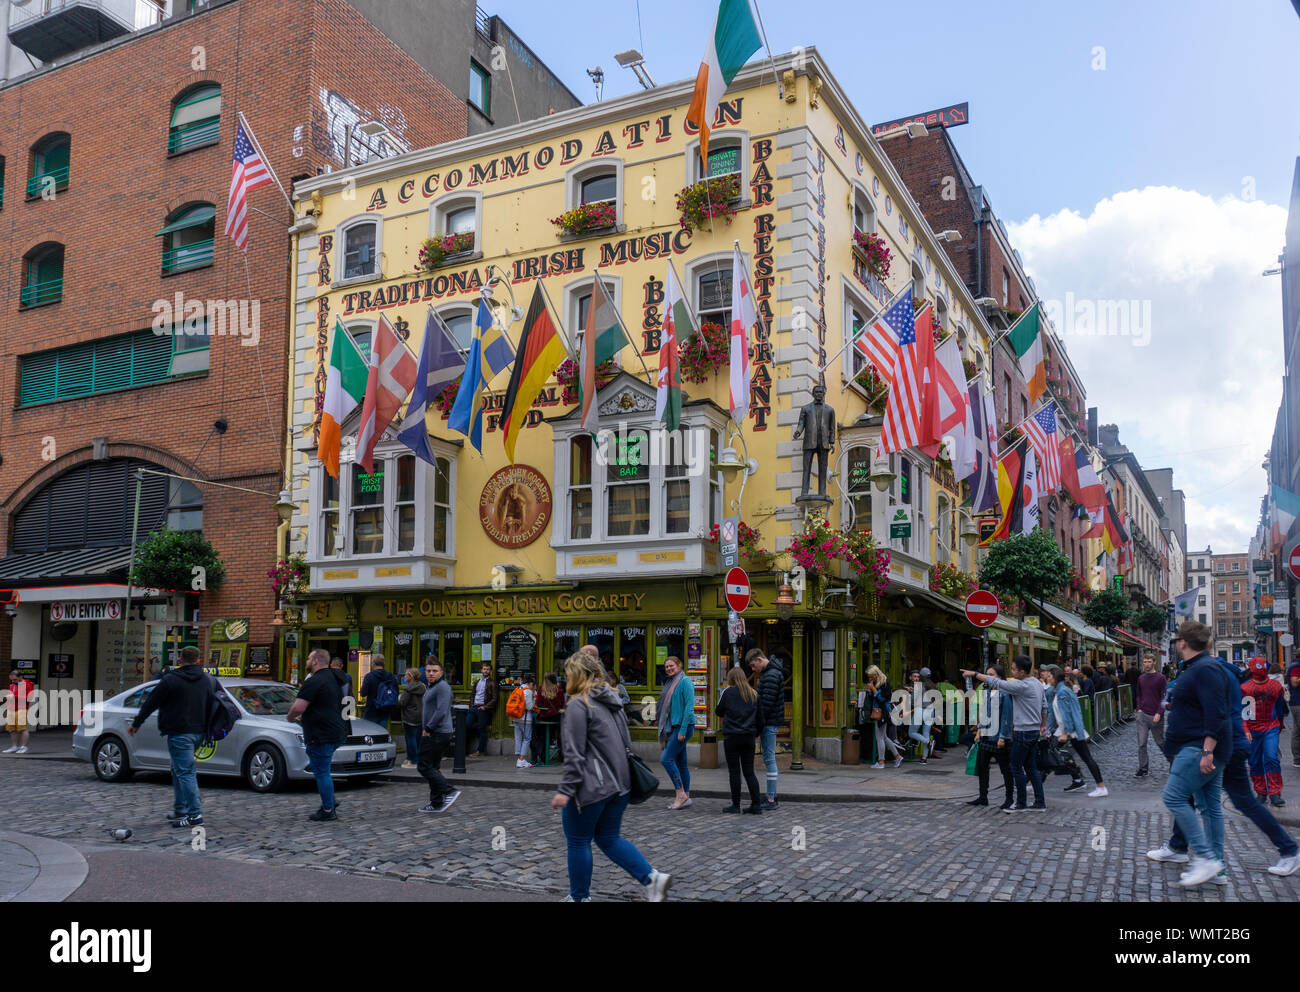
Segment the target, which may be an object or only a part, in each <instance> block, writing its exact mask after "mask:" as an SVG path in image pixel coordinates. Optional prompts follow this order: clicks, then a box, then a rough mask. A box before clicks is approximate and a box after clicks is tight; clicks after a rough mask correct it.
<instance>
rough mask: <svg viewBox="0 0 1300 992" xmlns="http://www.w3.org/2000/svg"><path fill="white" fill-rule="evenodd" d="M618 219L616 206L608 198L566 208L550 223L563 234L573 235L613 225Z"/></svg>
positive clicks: (588, 232)
mask: <svg viewBox="0 0 1300 992" xmlns="http://www.w3.org/2000/svg"><path fill="white" fill-rule="evenodd" d="M617 220H618V207H617V206H616V205H615V204H614V203H612V202H611V201H609V200H605V201H602V202H599V203H580V204H578V205H577V206H576V207H574V208H573V209H572V210H566V211H565V212H564V213H562V214H560V216H558V217H554V218H552V219H551V223H552V224H554V225H555V226H556V227H558V228H559V229H560V230H561V231H563V232H564V233H565V234H571V235H574V236H578V235H582V234H590V233H591V232H592V231H601V230H604V229H605V228H607V227H613V226H614V224H615V222H616V221H617Z"/></svg>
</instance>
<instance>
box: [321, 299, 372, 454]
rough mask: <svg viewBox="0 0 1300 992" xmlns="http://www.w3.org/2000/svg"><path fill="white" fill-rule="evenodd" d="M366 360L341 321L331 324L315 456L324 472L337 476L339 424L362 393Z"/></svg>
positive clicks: (341, 433) (340, 439)
mask: <svg viewBox="0 0 1300 992" xmlns="http://www.w3.org/2000/svg"><path fill="white" fill-rule="evenodd" d="M366 374H367V371H366V360H365V358H364V357H363V356H362V354H361V349H360V348H358V347H357V343H356V342H355V341H353V340H352V335H351V334H349V333H348V331H347V328H346V327H344V326H343V321H341V320H338V319H337V318H336V319H335V321H334V342H333V344H332V345H331V346H330V364H329V370H328V371H327V372H326V376H325V401H324V404H323V406H322V408H321V421H320V440H319V441H318V443H317V446H316V457H317V458H319V459H320V460H321V462H322V463H323V464H324V465H325V471H327V472H328V473H329V474H330V475H332V476H334V478H336V479H337V478H338V477H339V448H340V444H341V441H342V437H343V421H344V420H346V419H347V416H348V414H350V413H351V412H352V411H353V410H355V409H356V408H357V407H358V406H359V405H360V404H361V400H362V398H363V397H364V396H365V393H366Z"/></svg>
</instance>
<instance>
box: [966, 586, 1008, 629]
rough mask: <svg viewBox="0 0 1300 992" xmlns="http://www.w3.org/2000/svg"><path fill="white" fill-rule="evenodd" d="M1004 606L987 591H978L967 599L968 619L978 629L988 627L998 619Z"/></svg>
mask: <svg viewBox="0 0 1300 992" xmlns="http://www.w3.org/2000/svg"><path fill="white" fill-rule="evenodd" d="M1001 609H1002V604H1000V603H999V602H998V598H997V597H996V596H994V595H993V593H991V592H989V591H988V590H987V589H976V590H975V591H974V592H973V593H971V594H970V595H969V596H967V597H966V619H967V620H969V621H970V622H971V623H973V624H974V625H975V626H976V627H987V626H989V625H990V624H992V623H993V621H994V620H996V619H997V618H998V613H999V612H1000V611H1001Z"/></svg>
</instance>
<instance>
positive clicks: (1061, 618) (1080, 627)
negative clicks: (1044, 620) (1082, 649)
mask: <svg viewBox="0 0 1300 992" xmlns="http://www.w3.org/2000/svg"><path fill="white" fill-rule="evenodd" d="M1039 605H1040V606H1041V607H1042V610H1043V612H1044V613H1046V614H1047V615H1048V616H1049V617H1052V618H1053V619H1054V620H1056V622H1057V623H1063V624H1065V626H1067V627H1068V628H1070V630H1072V631H1074V632H1075V633H1076V634H1077V635H1078V636H1080V637H1082V638H1083V639H1084V640H1086V641H1096V642H1097V643H1098V644H1104V643H1105V642H1106V635H1105V634H1103V633H1102V632H1101V631H1100V630H1098V629H1097V628H1096V627H1094V626H1092V624H1090V623H1088V621H1086V620H1084V619H1083V617H1081V616H1079V615H1078V614H1077V613H1071V612H1070V611H1069V610H1067V609H1063V608H1062V607H1060V606H1055V605H1053V604H1052V603H1041V604H1039Z"/></svg>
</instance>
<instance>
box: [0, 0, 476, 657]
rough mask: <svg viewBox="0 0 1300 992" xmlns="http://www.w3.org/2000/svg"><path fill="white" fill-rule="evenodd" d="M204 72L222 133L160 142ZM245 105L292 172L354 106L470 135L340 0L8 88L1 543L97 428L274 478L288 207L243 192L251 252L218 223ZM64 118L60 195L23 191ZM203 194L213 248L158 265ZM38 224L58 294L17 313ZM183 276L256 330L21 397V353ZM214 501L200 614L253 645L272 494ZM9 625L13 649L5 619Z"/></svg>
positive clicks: (141, 323) (254, 476) (284, 6)
mask: <svg viewBox="0 0 1300 992" xmlns="http://www.w3.org/2000/svg"><path fill="white" fill-rule="evenodd" d="M196 60H197V61H196ZM456 71H460V70H459V67H457V68H456ZM203 80H212V81H215V82H218V83H220V84H221V86H222V113H221V141H220V142H219V144H217V145H213V146H209V147H206V148H202V149H198V150H195V151H191V152H188V153H186V154H183V155H178V156H174V157H171V158H169V157H168V154H167V130H168V125H169V122H170V114H171V100H172V98H173V97H174V96H175V95H177V94H178V93H180V92H181V91H182V90H183V89H185V88H186V87H187V86H189V85H191V84H192V83H194V82H198V81H203ZM329 94H333V98H332V99H331V98H329ZM240 110H242V111H243V113H244V115H245V117H246V118H247V119H248V121H249V123H250V124H251V126H252V128H253V130H254V133H255V134H256V136H257V138H258V139H259V141H260V143H261V145H262V148H263V149H264V151H265V152H266V155H267V158H268V159H269V160H270V165H271V166H272V168H273V169H274V170H275V172H276V173H277V175H278V176H279V177H280V180H281V181H282V182H283V183H285V184H286V186H287V185H288V183H289V182H290V181H291V178H292V177H293V176H295V175H306V174H315V173H316V172H317V171H318V170H320V169H322V168H323V167H324V166H325V165H326V164H328V163H330V162H333V163H334V164H335V165H338V164H340V163H341V157H340V155H339V154H336V152H338V151H339V150H338V149H336V148H335V146H334V145H333V144H332V142H331V140H330V135H331V133H343V132H344V130H345V128H346V126H347V124H349V123H351V122H352V121H354V120H355V119H360V120H368V119H380V120H383V121H384V122H385V123H386V124H387V125H388V126H389V128H390V130H391V131H393V133H394V134H396V135H398V136H399V137H401V138H402V139H403V140H404V141H405V142H406V143H407V144H408V145H409V146H410V147H412V148H418V147H424V146H427V145H431V144H436V143H440V142H443V141H448V140H452V139H454V138H458V137H463V136H464V133H465V113H464V109H463V105H462V104H461V103H460V101H458V100H457V99H456V97H455V96H454V95H452V94H451V92H450V91H449V90H448V89H447V88H446V87H445V86H443V85H442V84H441V83H439V82H437V81H436V80H435V79H434V78H433V77H432V76H430V75H429V74H428V73H427V72H425V71H424V70H423V69H421V68H420V67H419V66H418V65H417V64H416V63H415V62H414V60H412V59H411V58H410V57H409V56H407V55H406V54H405V53H404V52H402V51H401V50H400V49H399V48H398V47H397V46H396V45H394V44H393V43H392V42H390V41H389V40H388V39H387V38H385V37H384V36H383V35H382V34H381V33H380V32H379V31H378V30H377V29H375V28H374V27H373V26H372V25H371V24H370V23H369V22H368V21H366V20H365V19H364V18H363V17H361V15H360V14H358V13H357V12H356V10H355V9H354V8H352V7H351V5H350V4H348V3H346V2H344V0H242V2H239V3H234V4H229V5H225V6H222V7H218V8H215V9H213V10H211V11H209V12H207V13H205V14H201V15H197V16H194V17H188V18H181V19H178V20H176V21H173V22H170V23H169V24H168V25H166V26H165V27H164V28H163V29H161V30H157V31H154V32H151V33H148V34H146V35H143V36H139V37H136V38H133V39H130V40H129V41H128V42H126V43H120V44H115V45H110V46H106V47H104V48H103V49H101V50H99V51H96V52H95V53H93V54H91V55H89V56H87V57H84V58H81V59H79V60H74V61H72V62H70V63H68V64H65V65H63V66H61V67H59V68H57V69H54V70H48V71H43V72H39V73H36V74H34V75H32V76H28V77H24V78H23V80H22V81H21V82H19V83H16V84H13V85H10V86H8V87H5V88H3V89H0V155H3V156H4V157H5V159H6V179H5V186H6V190H5V193H6V195H5V199H4V207H3V210H0V245H4V246H5V250H4V254H5V258H4V259H3V262H2V264H0V454H2V455H3V463H2V464H0V552H2V551H3V550H5V549H6V548H7V547H8V545H9V541H10V523H9V521H10V519H11V517H12V514H13V513H14V511H15V510H16V509H17V508H18V507H19V506H20V505H21V503H22V500H23V499H25V498H26V497H27V496H29V495H30V494H31V493H32V492H33V491H35V489H36V488H37V487H38V485H39V483H40V482H43V481H45V480H47V479H48V478H50V477H53V476H54V475H57V474H58V473H59V472H60V471H62V470H65V469H66V468H68V467H71V466H72V465H73V464H76V463H77V462H79V461H82V460H84V459H85V458H88V457H89V446H90V440H91V438H93V437H97V436H107V437H108V438H109V439H110V442H111V443H112V445H113V448H111V449H110V450H111V453H112V454H114V455H115V456H116V455H119V454H121V452H122V451H124V450H126V449H127V448H131V447H137V448H140V449H143V450H145V451H147V452H149V453H151V456H150V460H152V461H155V462H156V463H159V464H162V465H163V466H164V467H166V468H168V469H169V470H173V471H182V472H183V474H192V475H195V476H198V477H202V478H206V479H210V480H213V481H220V482H226V483H230V484H233V485H239V486H245V487H248V488H250V489H257V490H261V491H265V492H269V493H275V492H278V491H279V489H280V488H281V484H282V481H281V465H282V454H283V444H284V432H285V422H284V421H285V401H286V400H285V388H286V375H287V359H288V325H289V314H288V311H287V294H288V287H289V257H288V250H289V237H288V234H287V232H286V228H287V226H288V225H289V223H290V218H291V215H290V211H289V207H288V205H287V204H286V203H285V201H284V198H283V197H282V196H281V195H280V193H279V191H278V190H277V189H276V188H275V187H274V186H264V187H262V188H260V189H258V190H256V191H255V192H253V193H252V194H251V196H250V200H249V202H250V206H251V207H252V208H254V209H253V210H250V214H249V248H248V252H247V255H246V256H245V254H244V253H243V252H239V251H237V250H236V249H235V248H234V245H233V243H232V242H231V241H230V240H229V239H228V238H226V237H225V236H224V234H223V233H222V228H223V225H224V221H225V201H226V196H227V193H228V189H229V184H230V160H231V149H232V146H233V142H234V131H235V115H236V111H240ZM58 130H62V131H67V132H68V133H69V134H71V136H72V145H71V166H70V180H69V185H68V189H67V190H66V191H64V192H61V193H59V194H58V195H57V197H56V198H55V200H54V201H53V202H48V201H41V200H37V201H33V202H25V200H24V196H23V193H24V190H25V185H26V181H27V178H28V176H29V175H30V168H29V162H30V152H29V149H30V147H31V145H32V144H34V143H35V142H36V141H38V140H39V139H40V138H41V137H42V136H43V135H45V134H48V133H49V132H51V131H58ZM193 200H206V201H208V202H210V203H213V204H215V205H216V207H217V231H216V248H215V264H214V265H213V266H211V267H208V268H204V269H199V270H196V271H191V272H186V273H181V274H178V275H173V276H167V277H164V276H162V275H161V274H160V271H161V269H160V265H161V249H162V246H161V244H160V241H161V239H160V238H158V237H157V236H156V232H157V231H158V230H160V229H161V228H162V227H163V224H164V220H165V218H166V217H167V215H168V213H169V212H170V211H172V210H174V209H175V208H176V207H179V206H181V205H182V204H185V203H188V202H190V201H193ZM44 241H58V242H61V243H63V244H64V245H65V246H66V253H65V262H64V296H63V299H62V301H61V302H59V303H57V304H54V305H52V306H47V307H39V308H35V309H31V310H27V311H20V309H19V292H20V285H21V281H22V256H23V254H24V253H25V252H26V251H28V250H29V249H30V248H32V247H33V246H35V245H37V244H39V243H41V242H44ZM178 292H179V293H183V294H184V295H185V296H186V297H187V298H192V299H199V300H210V299H216V300H242V299H251V300H256V301H259V303H260V328H259V332H260V338H259V343H258V344H257V346H255V347H253V346H246V345H243V344H241V342H240V340H239V339H238V338H231V337H226V338H221V337H215V336H214V337H213V338H212V342H211V350H210V356H209V359H210V368H209V371H208V373H207V374H206V375H205V376H203V377H201V378H197V379H190V380H185V381H178V382H172V383H166V384H162V385H157V386H147V387H142V388H138V389H134V390H128V391H124V392H117V393H110V394H105V395H101V396H96V397H88V398H84V399H77V400H66V401H62V402H56V403H51V404H47V405H43V406H37V407H30V408H25V409H18V408H17V406H16V404H17V378H18V364H19V357H20V356H22V355H26V354H30V353H33V352H37V351H44V350H46V349H49V348H53V347H58V346H61V345H67V344H72V343H74V342H78V341H84V340H87V339H91V338H99V337H108V336H111V335H116V334H121V333H126V332H130V331H140V330H145V329H147V328H149V326H150V323H151V321H152V320H153V316H154V309H153V307H154V302H155V301H156V300H160V299H162V300H171V299H173V298H174V295H175V294H176V293H178ZM218 418H224V419H226V420H227V421H228V423H229V430H228V431H227V433H226V434H225V435H224V436H214V435H212V425H213V423H214V422H215V421H216V420H217V419H218ZM47 439H52V440H53V447H54V458H53V459H50V460H47V459H45V458H43V457H42V455H43V452H44V451H47V450H48V447H49V442H48V441H47ZM205 500H206V502H205V507H204V518H203V520H204V532H205V534H206V535H207V537H208V539H209V540H210V541H211V542H212V543H213V544H214V546H215V547H216V548H217V549H218V551H220V552H221V556H222V559H223V560H224V562H225V563H226V569H227V578H226V582H225V584H224V585H223V586H222V587H221V588H220V589H219V590H217V591H215V592H213V593H210V594H209V595H208V596H206V597H205V598H204V600H203V603H202V606H201V609H202V615H203V616H206V617H209V618H211V617H215V616H229V615H233V616H251V617H252V618H253V628H252V642H253V643H258V642H263V643H264V642H267V641H269V640H270V639H271V634H272V630H271V628H270V626H269V624H268V621H269V619H270V610H271V609H272V607H273V606H274V603H273V602H272V598H271V593H270V589H269V586H268V585H267V582H266V578H265V572H266V569H267V568H268V567H270V565H271V564H272V563H273V561H274V557H275V550H276V548H275V531H276V526H277V523H278V520H277V517H276V514H275V511H274V509H273V508H272V506H271V503H272V500H270V499H268V500H266V501H265V502H264V503H263V502H262V501H260V500H259V498H258V497H256V496H253V495H248V494H240V493H236V492H231V491H228V490H221V489H214V488H207V489H206V491H205ZM0 624H2V625H3V629H0V648H3V646H4V644H5V643H6V641H7V638H8V636H9V634H8V627H9V624H8V620H7V618H3V617H0Z"/></svg>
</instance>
